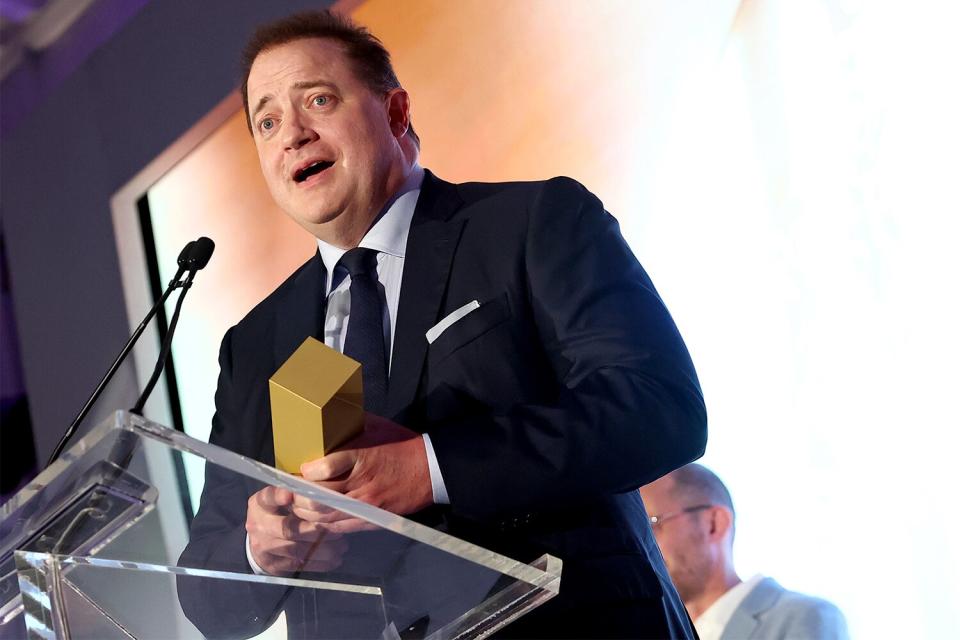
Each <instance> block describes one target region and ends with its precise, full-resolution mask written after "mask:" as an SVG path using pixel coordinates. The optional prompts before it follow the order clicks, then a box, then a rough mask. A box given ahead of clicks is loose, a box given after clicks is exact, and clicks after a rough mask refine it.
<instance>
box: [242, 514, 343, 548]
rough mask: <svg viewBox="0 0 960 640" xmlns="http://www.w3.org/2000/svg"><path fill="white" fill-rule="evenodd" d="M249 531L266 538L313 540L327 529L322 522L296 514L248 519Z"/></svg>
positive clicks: (251, 533) (252, 534)
mask: <svg viewBox="0 0 960 640" xmlns="http://www.w3.org/2000/svg"><path fill="white" fill-rule="evenodd" d="M247 533H249V534H250V535H251V536H258V537H265V538H277V539H280V540H302V541H304V542H311V541H313V540H316V539H317V537H318V536H321V535H323V534H324V533H325V531H324V529H323V526H322V525H321V524H319V523H315V522H308V521H306V520H304V519H302V518H298V517H297V516H295V515H268V516H264V517H261V518H257V519H255V520H254V521H253V522H252V523H251V522H250V521H248V522H247Z"/></svg>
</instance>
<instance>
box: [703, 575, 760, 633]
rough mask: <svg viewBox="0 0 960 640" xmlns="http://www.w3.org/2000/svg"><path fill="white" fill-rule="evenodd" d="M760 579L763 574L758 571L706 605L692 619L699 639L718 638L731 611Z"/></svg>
mask: <svg viewBox="0 0 960 640" xmlns="http://www.w3.org/2000/svg"><path fill="white" fill-rule="evenodd" d="M761 580H763V576H762V575H760V574H759V573H758V574H757V575H755V576H753V577H752V578H750V579H749V580H745V581H744V582H741V583H740V584H738V585H737V586H735V587H733V588H732V589H730V590H729V591H727V592H726V593H725V594H723V595H722V596H720V597H719V598H717V600H716V602H714V603H713V604H712V605H710V606H709V607H707V610H706V611H704V612H703V613H701V614H700V617H699V618H697V619H696V620H694V621H693V626H694V627H696V628H697V635H699V636H700V640H720V636H721V635H723V630H724V628H725V627H726V626H727V623H729V622H730V618H732V617H733V612H734V611H736V610H737V607H739V606H740V604H741V603H742V602H743V601H744V599H745V598H746V597H747V596H748V595H750V592H751V591H753V589H754V587H756V586H757V585H758V584H760V581H761Z"/></svg>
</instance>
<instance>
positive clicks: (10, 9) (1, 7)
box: [0, 0, 46, 23]
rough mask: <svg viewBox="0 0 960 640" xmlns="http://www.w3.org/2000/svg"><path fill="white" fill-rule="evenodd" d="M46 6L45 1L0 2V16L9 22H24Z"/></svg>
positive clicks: (17, 0) (1, 0) (20, 0)
mask: <svg viewBox="0 0 960 640" xmlns="http://www.w3.org/2000/svg"><path fill="white" fill-rule="evenodd" d="M45 4H46V0H0V16H3V19H4V20H10V21H11V22H17V23H19V22H24V21H26V20H27V18H29V17H30V16H32V15H33V14H34V13H36V12H37V10H38V9H40V7H42V6H43V5H45Z"/></svg>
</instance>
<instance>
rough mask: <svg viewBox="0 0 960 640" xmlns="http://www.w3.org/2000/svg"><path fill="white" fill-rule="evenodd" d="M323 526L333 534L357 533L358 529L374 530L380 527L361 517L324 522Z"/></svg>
mask: <svg viewBox="0 0 960 640" xmlns="http://www.w3.org/2000/svg"><path fill="white" fill-rule="evenodd" d="M323 528H324V530H326V531H329V532H330V533H332V534H345V533H357V532H358V531H374V530H376V529H379V528H380V527H378V526H377V525H375V524H373V523H371V522H367V521H366V520H361V519H359V518H347V519H345V520H338V521H336V522H330V523H327V524H324V525H323Z"/></svg>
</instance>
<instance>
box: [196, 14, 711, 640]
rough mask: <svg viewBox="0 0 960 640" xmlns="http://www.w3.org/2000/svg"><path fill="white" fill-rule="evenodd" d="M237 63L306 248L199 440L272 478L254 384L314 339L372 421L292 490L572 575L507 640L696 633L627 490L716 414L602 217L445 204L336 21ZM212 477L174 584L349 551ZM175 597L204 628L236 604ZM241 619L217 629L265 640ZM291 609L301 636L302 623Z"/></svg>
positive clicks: (266, 492)
mask: <svg viewBox="0 0 960 640" xmlns="http://www.w3.org/2000/svg"><path fill="white" fill-rule="evenodd" d="M246 63H247V67H246V69H247V77H246V81H245V82H244V85H243V87H242V92H243V98H244V105H245V109H246V112H247V115H248V122H249V124H250V127H251V131H252V133H253V137H254V141H255V144H256V146H257V152H258V154H259V157H260V162H261V167H262V170H263V174H264V177H265V179H266V182H267V184H268V186H269V188H270V191H271V194H272V195H273V197H274V199H275V200H276V201H277V203H278V204H279V205H280V207H281V208H283V209H284V210H285V211H286V213H288V214H289V215H290V216H291V217H292V218H293V219H294V220H296V221H297V222H298V223H299V224H300V225H301V226H303V227H304V229H306V230H307V231H309V232H310V233H312V234H313V235H314V236H315V237H316V238H317V239H318V248H319V250H318V254H317V255H316V256H315V257H314V258H313V259H311V260H310V261H308V262H307V263H306V264H305V265H304V266H303V267H301V268H300V269H299V270H298V271H297V272H295V273H294V274H293V275H292V276H291V277H290V278H289V279H288V280H287V281H286V282H285V283H284V284H282V285H281V286H280V287H279V288H278V289H277V290H276V291H275V292H274V293H272V294H271V295H270V296H269V297H267V298H266V299H265V300H264V301H263V302H262V303H260V304H259V305H258V306H257V307H256V308H255V309H254V310H253V311H251V312H250V314H248V315H247V316H246V317H245V318H244V319H243V320H242V321H241V322H240V323H239V324H237V325H236V326H235V327H233V328H232V329H231V330H230V331H228V332H227V334H226V336H225V337H224V341H223V345H222V348H221V376H220V381H219V386H218V391H217V397H216V404H217V413H216V416H215V417H214V424H213V430H212V434H211V442H213V443H214V444H217V445H220V446H223V447H226V448H229V449H231V450H234V451H237V452H239V453H241V454H243V455H246V456H249V457H252V458H256V459H258V460H261V461H264V462H267V463H269V464H272V463H273V449H272V438H271V429H270V415H269V398H268V386H267V380H268V378H269V376H270V375H271V374H272V373H273V372H274V371H275V370H276V369H277V368H278V367H279V365H280V364H282V363H283V362H284V360H285V359H286V358H287V357H288V356H289V355H290V354H291V353H292V352H293V351H294V349H296V348H297V347H298V346H299V345H300V343H301V342H302V341H303V340H304V338H305V337H307V336H311V335H313V336H316V337H318V338H321V339H323V340H324V341H325V342H326V343H327V344H329V345H331V346H333V347H335V348H338V349H341V350H343V351H344V353H347V354H348V355H353V356H354V357H356V358H357V359H359V360H360V361H361V362H362V363H363V365H364V373H363V375H364V388H365V404H366V407H365V408H366V409H367V411H368V413H367V419H366V429H365V432H364V434H363V435H361V436H360V437H358V438H357V439H356V440H354V441H352V442H350V443H347V444H346V445H345V446H344V447H342V448H341V449H340V450H338V451H337V452H335V453H332V454H330V455H328V456H326V457H324V458H321V459H319V460H315V461H311V462H308V463H306V464H305V465H303V467H302V468H301V471H302V473H303V476H304V478H306V479H307V480H310V481H313V482H316V483H318V484H320V485H321V486H324V487H327V488H330V489H334V490H336V491H339V492H341V493H344V494H346V495H348V496H350V497H354V498H357V499H360V500H362V501H364V502H368V503H370V504H374V505H376V506H378V507H382V508H384V509H386V510H388V511H391V512H393V513H397V514H401V515H409V516H411V517H413V518H415V519H418V520H420V521H422V522H424V523H427V524H430V525H431V526H436V527H438V528H441V529H443V530H446V531H449V532H450V533H452V534H454V535H456V536H458V537H462V538H464V539H467V540H470V541H473V542H476V543H478V544H480V545H482V546H486V547H488V548H491V549H493V550H495V551H499V552H502V553H504V554H506V555H510V556H512V557H516V558H518V559H520V560H523V561H529V560H532V559H533V558H534V557H537V556H539V555H541V554H543V553H550V554H552V555H555V556H557V557H559V558H561V559H562V560H563V562H564V567H563V577H562V581H561V592H560V595H559V596H557V597H556V598H555V599H554V600H552V601H551V602H549V603H547V604H546V605H544V606H543V607H541V608H540V609H538V610H536V611H534V612H533V613H532V614H530V615H529V616H527V617H526V618H524V619H522V620H520V621H519V622H518V623H516V624H515V625H511V626H509V627H507V629H506V630H505V631H504V633H505V634H506V635H508V636H511V635H515V636H522V637H561V636H563V637H667V636H672V637H687V636H689V635H691V634H692V631H691V629H690V627H689V624H688V618H687V617H686V613H685V612H684V610H683V607H682V605H681V604H680V602H679V599H678V597H677V595H676V592H675V591H674V589H673V587H672V585H671V583H670V581H669V578H668V576H667V573H666V569H665V567H664V566H663V563H662V560H661V558H660V556H659V553H658V552H657V549H656V545H655V542H654V539H653V536H652V534H651V531H650V529H649V526H648V524H647V522H646V515H645V512H644V509H643V505H642V503H641V501H640V499H639V497H638V495H637V492H636V491H635V489H636V488H637V487H638V486H640V485H641V484H643V483H645V482H649V481H651V480H653V479H655V478H657V477H659V476H661V475H663V474H664V473H667V472H669V471H670V470H672V469H674V468H676V467H678V466H680V465H682V464H684V463H686V462H688V461H690V460H692V459H694V458H696V457H698V456H699V455H701V454H702V452H703V448H704V445H705V439H706V415H705V410H704V406H703V400H702V396H701V393H700V389H699V386H698V382H697V378H696V374H695V372H694V369H693V365H692V363H691V362H690V359H689V356H688V354H687V351H686V348H685V347H684V345H683V342H682V340H681V338H680V335H679V333H678V332H677V329H676V327H675V326H674V324H673V322H672V320H671V318H670V316H669V314H668V313H667V310H666V308H665V307H664V305H663V303H662V302H661V300H660V298H659V296H658V294H657V292H656V291H655V289H654V287H653V285H652V283H651V282H650V280H649V278H648V277H647V275H646V273H644V271H643V269H642V268H641V266H640V265H639V263H638V262H637V261H636V259H635V258H634V256H633V255H632V254H631V252H630V250H629V248H628V247H627V245H626V243H625V242H624V240H623V238H622V237H621V235H620V233H619V230H618V227H617V223H616V221H615V220H614V219H613V218H612V217H611V216H610V215H609V214H607V213H606V212H605V211H604V210H603V207H602V204H601V203H600V201H599V200H598V199H597V198H596V197H594V196H593V195H592V194H590V193H589V192H588V191H587V190H586V189H584V188H583V187H582V186H581V185H579V184H578V183H576V182H574V181H573V180H570V179H568V178H555V179H553V180H549V181H546V182H531V183H505V184H479V183H470V184H462V185H454V184H450V183H447V182H444V181H443V180H440V179H439V178H437V177H435V176H434V175H432V174H431V173H430V172H428V171H424V170H423V169H421V168H420V167H419V164H418V161H417V159H418V152H419V139H418V138H417V136H416V134H415V133H414V132H413V129H412V127H411V124H410V98H409V96H408V95H407V93H406V92H405V91H404V90H403V89H402V88H401V87H400V85H399V83H398V82H397V80H396V76H395V75H394V73H393V70H392V68H391V67H390V61H389V54H387V52H386V51H385V50H384V49H383V47H382V45H381V44H380V43H379V41H377V40H376V39H375V38H373V37H372V36H370V35H369V34H368V33H367V32H366V31H365V30H363V29H359V28H357V27H355V26H353V25H352V24H350V23H349V22H348V21H345V20H343V19H341V18H338V17H336V16H331V15H330V14H327V13H313V14H301V15H297V16H293V17H291V18H288V19H286V20H283V21H280V22H278V23H276V24H273V25H268V26H266V27H264V28H262V29H261V30H260V31H259V32H258V33H257V34H256V35H255V36H254V38H253V40H252V41H251V43H250V45H249V47H248V50H247V52H246ZM370 305H373V306H372V307H371V306H370ZM371 309H372V310H371ZM361 336H362V337H363V339H362V340H360V339H359V337H361ZM374 336H375V337H374ZM217 473H218V472H217V471H216V470H215V469H213V468H212V466H208V477H207V483H206V486H205V489H204V495H203V498H202V500H201V506H200V510H199V513H198V514H197V517H196V519H195V521H194V524H193V526H192V529H191V542H190V545H189V546H188V548H187V550H186V551H185V553H184V558H183V560H184V563H185V564H194V565H197V566H218V567H221V568H237V567H239V566H240V565H241V564H244V565H245V567H244V569H245V570H248V571H249V570H253V571H255V572H258V573H274V574H284V573H289V572H291V571H325V570H329V569H332V568H335V567H337V563H338V554H339V553H341V552H342V549H343V547H342V546H340V545H342V544H349V536H350V535H362V534H354V533H347V532H349V531H351V529H350V528H349V527H350V526H351V522H350V521H349V520H347V521H344V520H338V519H337V517H336V516H331V514H329V513H328V512H325V511H323V510H322V509H317V508H316V507H315V505H312V504H310V503H309V502H307V501H303V500H302V499H298V498H297V497H296V496H293V495H290V494H289V493H288V492H285V491H280V490H276V489H273V488H269V487H268V488H258V487H255V486H248V485H244V486H238V485H237V482H236V481H227V480H224V479H222V478H218V476H217ZM241 484H243V483H241ZM345 533H346V536H345V537H346V538H347V541H346V543H344V542H342V540H343V538H339V537H338V536H339V535H341V534H345ZM324 536H326V539H327V540H330V541H332V542H330V543H329V544H321V545H319V546H318V545H317V544H315V541H316V540H317V539H320V538H323V537H324ZM338 541H340V542H338ZM318 549H319V550H320V551H319V552H318ZM233 597H234V596H231V599H232V598H233ZM181 600H182V601H183V602H184V608H185V610H186V611H187V613H188V615H191V618H192V619H194V620H195V621H197V620H202V619H203V618H204V615H203V613H202V611H201V608H203V607H210V606H213V607H220V606H224V607H227V606H229V605H230V602H227V601H222V602H216V600H217V596H216V595H215V594H204V599H202V600H201V599H190V598H184V597H183V593H181ZM233 604H234V605H236V601H233ZM251 607H252V608H251V609H249V610H247V611H241V612H239V613H237V614H236V615H235V616H220V617H219V618H218V620H217V624H219V625H222V630H223V632H224V633H227V634H229V633H234V632H240V631H241V630H244V629H248V628H251V627H252V626H255V624H256V623H262V622H263V618H264V613H263V612H258V611H256V608H255V607H253V606H252V605H251ZM287 613H288V625H292V627H291V632H292V633H302V634H310V633H311V631H309V630H308V629H309V621H305V620H304V617H305V616H306V617H309V612H306V610H305V609H303V608H302V607H301V608H299V609H297V608H296V607H291V606H290V605H289V603H288V606H287ZM206 622H209V621H206ZM206 622H204V623H203V626H202V628H204V631H205V632H206V633H212V632H215V631H216V630H215V629H213V630H212V629H211V628H210V625H208V624H207V623H206ZM198 624H201V623H200V622H198Z"/></svg>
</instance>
